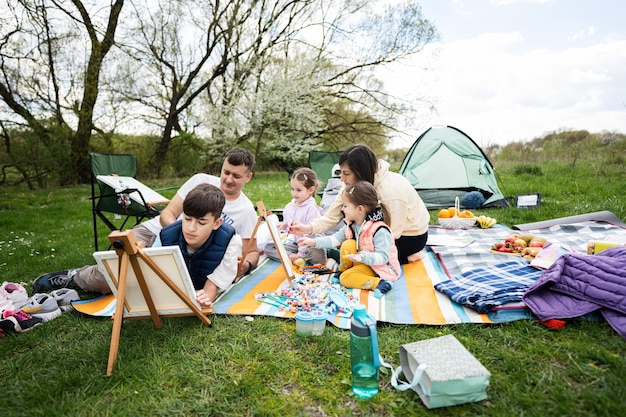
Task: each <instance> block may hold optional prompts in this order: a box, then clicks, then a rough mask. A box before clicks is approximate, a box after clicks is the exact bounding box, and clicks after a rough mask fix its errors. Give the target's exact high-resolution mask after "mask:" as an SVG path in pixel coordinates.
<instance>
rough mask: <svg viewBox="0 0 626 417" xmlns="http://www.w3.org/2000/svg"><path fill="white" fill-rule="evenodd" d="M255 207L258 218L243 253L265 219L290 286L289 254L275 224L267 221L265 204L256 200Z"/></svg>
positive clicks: (292, 274)
mask: <svg viewBox="0 0 626 417" xmlns="http://www.w3.org/2000/svg"><path fill="white" fill-rule="evenodd" d="M256 207H257V210H258V211H259V218H258V219H257V221H256V225H255V226H254V230H253V231H252V235H251V236H250V240H249V241H248V244H247V245H246V250H245V251H244V252H243V253H244V254H246V253H248V251H249V250H250V245H251V244H252V243H253V242H255V238H256V234H257V231H258V230H259V226H260V225H261V223H262V222H263V221H264V220H265V224H267V228H268V230H269V232H270V235H271V236H272V241H274V246H276V249H277V250H278V255H279V256H280V259H281V262H280V263H281V264H282V265H283V269H284V270H285V273H286V274H287V280H288V281H289V285H290V286H291V282H292V280H293V278H294V276H295V275H294V273H293V268H292V267H291V259H289V255H287V252H286V251H285V247H284V246H283V242H282V240H281V239H280V233H279V232H278V229H276V225H274V224H272V223H271V222H270V221H269V219H268V216H269V214H268V211H267V210H266V209H265V204H263V202H262V201H257V203H256ZM243 262H244V259H243V258H242V260H241V263H243ZM239 267H240V268H241V265H239Z"/></svg>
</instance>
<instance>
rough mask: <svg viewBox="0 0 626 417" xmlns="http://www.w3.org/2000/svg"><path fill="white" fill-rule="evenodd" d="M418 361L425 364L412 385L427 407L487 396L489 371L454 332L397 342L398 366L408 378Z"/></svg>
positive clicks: (470, 400)
mask: <svg viewBox="0 0 626 417" xmlns="http://www.w3.org/2000/svg"><path fill="white" fill-rule="evenodd" d="M421 364H424V365H425V366H426V368H425V370H424V372H423V373H422V376H421V378H420V380H419V383H417V384H416V385H415V386H412V387H411V388H412V389H413V390H414V391H415V392H417V394H418V395H419V396H420V398H421V399H422V402H423V403H424V405H426V407H427V408H437V407H446V406H450V405H457V404H464V403H468V402H476V401H482V400H484V399H486V398H487V387H488V386H489V378H490V377H491V374H490V373H489V371H488V370H487V368H485V367H484V366H483V365H482V364H481V363H480V362H479V361H478V359H476V358H475V357H474V356H473V355H472V354H471V353H470V352H469V351H468V350H467V349H466V348H465V347H464V346H463V345H462V344H461V342H459V341H458V340H457V339H456V337H454V336H453V335H447V336H442V337H436V338H434V339H427V340H422V341H419V342H414V343H408V344H405V345H402V346H400V366H401V368H402V372H403V373H404V375H405V376H406V378H407V379H408V380H409V381H412V380H413V376H414V374H415V372H416V370H417V367H418V366H419V365H421Z"/></svg>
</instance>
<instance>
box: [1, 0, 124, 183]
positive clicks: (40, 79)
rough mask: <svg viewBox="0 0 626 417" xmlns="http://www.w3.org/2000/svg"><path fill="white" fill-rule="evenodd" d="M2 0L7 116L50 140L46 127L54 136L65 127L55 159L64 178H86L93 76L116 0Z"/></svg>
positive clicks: (118, 5) (116, 11) (108, 38)
mask: <svg viewBox="0 0 626 417" xmlns="http://www.w3.org/2000/svg"><path fill="white" fill-rule="evenodd" d="M4 3H5V6H6V7H5V6H3V10H4V12H3V16H2V19H3V22H2V23H3V25H2V29H1V32H0V60H1V61H0V77H1V80H0V97H1V98H2V101H3V103H4V105H5V106H6V107H7V108H9V109H10V110H11V111H12V112H13V115H14V116H15V117H14V118H13V119H12V120H11V121H12V122H15V123H18V124H19V123H23V124H25V125H27V126H28V127H30V128H31V129H32V130H33V131H34V132H35V133H36V134H37V136H38V137H39V138H40V140H41V141H42V142H43V143H44V144H45V145H47V146H48V147H50V148H52V147H54V146H57V145H59V144H58V143H57V142H55V141H53V140H52V138H51V137H52V135H51V129H54V130H55V136H57V137H58V136H59V134H60V132H65V133H64V134H63V133H62V135H66V136H67V141H69V152H65V153H69V158H67V159H65V160H63V161H59V163H63V164H64V166H65V172H66V174H67V178H65V181H67V182H76V181H80V182H87V181H89V172H90V171H89V159H88V151H89V142H90V138H91V133H92V130H93V128H94V125H93V117H94V111H95V108H96V104H97V100H98V93H99V78H100V74H101V71H102V68H103V64H104V59H105V56H106V55H107V53H108V52H109V50H110V49H111V47H112V46H113V44H114V36H115V31H116V29H117V25H118V19H119V16H120V13H121V10H122V7H123V5H124V1H123V0H115V1H111V2H110V3H109V5H108V6H105V5H104V4H96V5H94V4H86V3H85V2H83V1H80V0H71V1H63V0H51V1H45V0H39V1H26V0H17V1H10V0H7V1H4ZM107 13H108V15H107ZM78 46H80V49H79V48H78ZM50 151H51V152H54V151H58V149H57V150H55V149H50ZM57 153H59V154H62V153H63V152H57Z"/></svg>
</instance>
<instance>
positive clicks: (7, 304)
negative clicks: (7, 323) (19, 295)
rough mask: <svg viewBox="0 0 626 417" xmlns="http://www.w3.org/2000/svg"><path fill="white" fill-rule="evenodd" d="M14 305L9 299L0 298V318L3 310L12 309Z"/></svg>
mask: <svg viewBox="0 0 626 417" xmlns="http://www.w3.org/2000/svg"><path fill="white" fill-rule="evenodd" d="M14 309H15V306H13V301H11V300H0V318H2V314H3V313H4V311H5V310H7V311H13V310H14Z"/></svg>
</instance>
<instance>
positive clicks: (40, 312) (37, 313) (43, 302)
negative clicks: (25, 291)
mask: <svg viewBox="0 0 626 417" xmlns="http://www.w3.org/2000/svg"><path fill="white" fill-rule="evenodd" d="M22 311H23V312H25V313H27V314H30V315H31V316H33V317H39V318H41V319H42V320H43V321H44V323H45V322H47V321H50V320H52V319H55V318H57V317H59V316H60V315H61V314H63V312H62V311H61V309H60V308H59V304H58V303H57V301H56V300H55V299H54V298H53V297H52V296H50V295H48V294H42V293H40V294H35V295H33V296H32V297H30V298H29V299H28V302H27V303H26V305H25V306H23V307H22Z"/></svg>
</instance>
